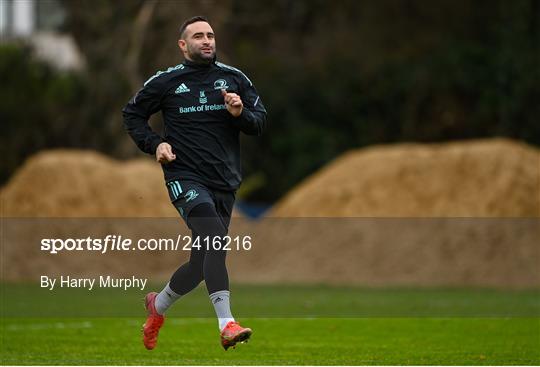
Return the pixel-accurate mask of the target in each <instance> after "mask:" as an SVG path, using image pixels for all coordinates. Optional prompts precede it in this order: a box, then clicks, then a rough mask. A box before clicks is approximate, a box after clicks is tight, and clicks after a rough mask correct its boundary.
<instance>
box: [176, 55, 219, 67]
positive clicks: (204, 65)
mask: <svg viewBox="0 0 540 367" xmlns="http://www.w3.org/2000/svg"><path fill="white" fill-rule="evenodd" d="M215 63H216V56H214V59H213V60H212V61H211V62H209V63H208V64H202V63H198V62H194V61H191V60H188V59H184V62H183V63H182V64H184V65H186V66H191V67H194V68H197V69H206V68H209V67H210V66H212V65H215Z"/></svg>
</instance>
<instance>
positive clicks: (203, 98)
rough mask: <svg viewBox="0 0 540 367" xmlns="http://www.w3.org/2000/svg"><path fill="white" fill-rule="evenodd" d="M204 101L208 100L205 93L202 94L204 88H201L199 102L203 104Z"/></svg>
mask: <svg viewBox="0 0 540 367" xmlns="http://www.w3.org/2000/svg"><path fill="white" fill-rule="evenodd" d="M206 102H208V99H207V98H206V95H205V94H204V90H201V91H200V92H199V103H200V104H205V103H206Z"/></svg>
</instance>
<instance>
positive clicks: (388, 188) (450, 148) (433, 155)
mask: <svg viewBox="0 0 540 367" xmlns="http://www.w3.org/2000/svg"><path fill="white" fill-rule="evenodd" d="M269 216H272V217H337V216H338V217H347V216H351V217H355V216H358V217H452V216H455V217H500V216H504V217H538V216H540V150H538V149H536V148H533V147H530V146H528V145H525V144H522V143H518V142H514V141H511V140H506V139H493V140H479V141H470V142H458V143H448V144H429V145H420V144H400V145H392V146H377V147H371V148H365V149H359V150H354V151H350V152H348V153H346V154H344V155H343V156H341V157H339V158H338V159H336V160H335V161H334V162H332V163H330V164H329V165H328V166H326V167H324V168H323V169H321V170H320V171H319V172H317V173H315V174H314V175H312V176H311V177H309V178H307V179H306V180H305V181H304V182H302V183H301V184H300V185H298V187H296V188H295V189H293V190H292V191H291V192H290V193H289V194H288V195H287V196H286V197H284V198H283V199H282V200H281V201H280V202H279V203H277V204H276V205H275V206H274V209H273V210H272V211H271V212H270V214H269Z"/></svg>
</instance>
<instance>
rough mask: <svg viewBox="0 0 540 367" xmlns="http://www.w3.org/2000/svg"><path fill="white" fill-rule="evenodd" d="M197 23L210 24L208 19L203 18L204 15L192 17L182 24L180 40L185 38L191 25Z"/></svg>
mask: <svg viewBox="0 0 540 367" xmlns="http://www.w3.org/2000/svg"><path fill="white" fill-rule="evenodd" d="M196 22H206V23H210V22H209V21H208V19H207V18H206V17H203V16H202V15H197V16H194V17H191V18H189V19H187V20H186V21H185V22H184V23H183V24H182V26H181V27H180V38H182V37H183V36H184V32H185V31H186V28H187V26H188V25H190V24H193V23H196Z"/></svg>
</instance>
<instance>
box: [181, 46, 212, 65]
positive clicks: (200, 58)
mask: <svg viewBox="0 0 540 367" xmlns="http://www.w3.org/2000/svg"><path fill="white" fill-rule="evenodd" d="M188 54H189V57H190V58H191V60H193V61H194V62H196V63H198V64H210V63H211V62H212V61H214V58H215V57H216V50H214V51H213V52H212V54H210V55H207V54H203V53H202V52H201V51H200V50H190V49H188Z"/></svg>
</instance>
